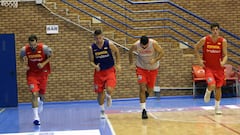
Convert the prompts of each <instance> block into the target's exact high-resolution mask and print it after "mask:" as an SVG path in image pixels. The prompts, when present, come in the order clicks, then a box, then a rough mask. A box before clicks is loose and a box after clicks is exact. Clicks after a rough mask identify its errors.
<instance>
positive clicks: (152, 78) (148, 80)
mask: <svg viewBox="0 0 240 135" xmlns="http://www.w3.org/2000/svg"><path fill="white" fill-rule="evenodd" d="M136 73H137V77H138V83H139V84H141V83H144V84H146V85H147V87H148V88H150V89H153V88H154V86H155V82H156V79H157V74H158V69H155V70H146V69H142V68H139V67H137V69H136Z"/></svg>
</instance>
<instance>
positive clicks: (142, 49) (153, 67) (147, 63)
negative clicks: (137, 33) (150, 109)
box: [129, 36, 164, 119]
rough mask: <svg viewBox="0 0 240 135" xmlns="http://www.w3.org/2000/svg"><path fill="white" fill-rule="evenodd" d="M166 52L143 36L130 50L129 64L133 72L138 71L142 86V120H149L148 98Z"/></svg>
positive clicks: (139, 82)
mask: <svg viewBox="0 0 240 135" xmlns="http://www.w3.org/2000/svg"><path fill="white" fill-rule="evenodd" d="M134 51H135V52H137V54H138V55H137V58H136V64H134V63H133V52H134ZM163 55H164V51H163V49H162V48H161V46H160V45H159V44H158V42H157V41H155V40H154V39H150V38H148V37H147V36H142V37H141V39H140V40H138V41H136V42H135V43H134V44H133V45H132V46H131V48H130V50H129V63H130V68H131V69H132V70H136V74H137V77H138V84H139V86H140V91H139V98H140V105H141V109H142V119H147V118H148V116H147V111H146V98H147V97H148V96H149V94H150V93H151V92H152V91H153V88H154V86H155V82H156V78H157V74H158V68H159V60H160V59H161V58H162V57H163Z"/></svg>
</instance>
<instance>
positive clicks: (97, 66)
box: [95, 63, 101, 71]
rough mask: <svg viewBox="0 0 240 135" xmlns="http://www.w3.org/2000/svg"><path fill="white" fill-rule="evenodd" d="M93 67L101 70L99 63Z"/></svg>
mask: <svg viewBox="0 0 240 135" xmlns="http://www.w3.org/2000/svg"><path fill="white" fill-rule="evenodd" d="M95 69H96V71H100V70H101V69H100V63H98V64H97V65H96V67H95Z"/></svg>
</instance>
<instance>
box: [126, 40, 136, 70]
mask: <svg viewBox="0 0 240 135" xmlns="http://www.w3.org/2000/svg"><path fill="white" fill-rule="evenodd" d="M136 43H137V42H136ZM136 43H134V44H133V45H132V46H131V48H130V49H129V52H128V60H129V65H130V66H131V65H133V55H134V53H133V52H135V51H136V50H137V44H136Z"/></svg>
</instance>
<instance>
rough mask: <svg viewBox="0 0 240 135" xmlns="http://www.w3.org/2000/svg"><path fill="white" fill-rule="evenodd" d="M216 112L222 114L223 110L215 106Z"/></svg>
mask: <svg viewBox="0 0 240 135" xmlns="http://www.w3.org/2000/svg"><path fill="white" fill-rule="evenodd" d="M215 114H216V115H221V114H222V111H221V110H220V108H219V107H215Z"/></svg>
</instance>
